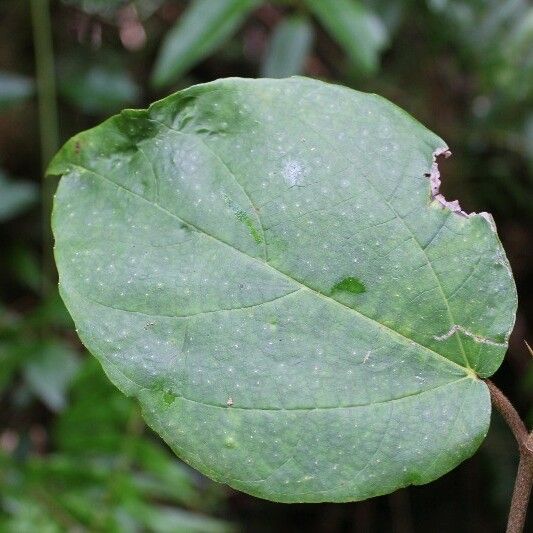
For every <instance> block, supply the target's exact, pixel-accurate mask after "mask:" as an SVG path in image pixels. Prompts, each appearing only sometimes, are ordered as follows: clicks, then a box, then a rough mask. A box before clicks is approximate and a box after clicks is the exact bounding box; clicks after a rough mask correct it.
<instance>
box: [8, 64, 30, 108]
mask: <svg viewBox="0 0 533 533" xmlns="http://www.w3.org/2000/svg"><path fill="white" fill-rule="evenodd" d="M34 91H35V85H34V83H33V80H32V79H30V78H28V77H26V76H20V75H19V74H12V73H10V72H3V71H0V111H3V110H4V109H6V108H8V107H10V106H12V105H14V104H16V103H18V102H21V101H23V100H26V99H27V98H29V97H30V96H32V95H33V93H34Z"/></svg>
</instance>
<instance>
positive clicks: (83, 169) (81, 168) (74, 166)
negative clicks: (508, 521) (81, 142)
mask: <svg viewBox="0 0 533 533" xmlns="http://www.w3.org/2000/svg"><path fill="white" fill-rule="evenodd" d="M68 164H69V166H70V167H71V168H72V169H78V170H79V171H81V172H86V173H89V174H93V175H94V176H97V177H98V178H100V179H103V180H105V181H106V182H108V183H111V184H112V185H114V186H115V187H117V188H118V189H120V190H123V191H126V192H127V193H129V194H131V195H133V196H135V197H137V198H139V199H140V200H142V201H143V202H146V203H147V204H148V205H150V206H152V207H155V208H156V209H159V210H160V211H162V212H164V213H166V214H167V215H169V216H171V217H172V218H174V219H176V220H178V221H179V222H181V223H182V224H186V225H188V226H189V227H191V228H193V229H194V230H196V231H198V232H199V233H201V234H202V235H205V236H206V237H207V238H210V239H213V240H214V241H215V242H218V243H219V244H222V245H224V246H228V247H229V248H231V249H232V250H233V251H235V252H238V253H240V254H242V255H244V256H245V257H247V258H248V259H251V260H252V261H255V262H257V263H258V264H260V265H261V266H263V267H266V268H269V269H270V270H272V271H273V272H275V273H276V274H278V275H280V276H284V277H285V278H287V279H288V280H289V281H291V282H293V283H296V284H297V285H299V286H300V288H301V289H304V290H307V291H309V292H310V293H312V294H314V295H315V296H317V297H319V298H322V299H324V300H325V301H327V302H329V303H333V304H335V305H337V306H341V307H342V308H343V309H345V310H348V311H349V312H352V313H354V314H355V315H357V316H359V317H362V318H363V319H365V320H368V321H369V322H371V323H373V324H374V325H378V326H379V327H381V328H383V329H384V330H386V331H388V332H390V333H392V334H394V335H396V336H398V337H401V338H402V339H403V340H404V341H408V342H409V343H414V344H416V345H417V346H419V347H420V348H422V349H423V350H426V351H427V352H429V353H430V354H432V356H434V357H435V356H436V357H437V359H438V360H441V361H444V362H446V363H447V364H448V365H451V366H453V367H455V368H460V369H461V370H462V371H463V372H467V375H469V374H470V373H471V372H469V369H468V368H466V367H464V366H462V365H460V364H458V363H456V362H455V361H452V360H451V359H448V358H447V357H445V356H444V355H442V354H440V353H438V352H436V351H435V350H432V349H431V348H429V347H427V346H424V345H423V344H420V343H419V342H418V341H416V340H414V339H411V338H409V337H407V336H405V335H404V334H403V333H400V332H399V331H396V330H395V329H392V328H391V327H389V326H387V325H386V324H383V323H382V322H380V321H379V320H376V319H375V318H372V317H370V316H368V315H365V314H364V313H362V312H361V311H358V310H357V309H353V308H352V307H348V306H347V305H345V304H343V303H342V302H339V301H338V300H335V299H334V298H331V297H330V296H328V295H327V294H324V293H322V292H320V291H318V290H316V289H313V288H311V287H309V286H307V285H305V284H304V283H302V282H300V281H299V280H297V279H296V278H294V277H292V276H291V275H290V274H287V273H286V272H283V271H281V270H279V269H277V268H275V267H273V266H272V265H270V264H269V263H266V262H265V261H263V260H261V259H258V258H257V257H254V256H252V255H250V254H248V253H246V252H243V251H242V250H239V249H238V248H235V247H234V246H233V245H232V244H230V243H228V242H226V241H224V240H223V239H221V238H219V237H216V236H214V235H211V234H210V233H208V232H207V231H205V230H204V229H202V228H200V227H199V226H196V225H195V224H193V223H192V222H189V221H187V220H185V219H183V218H181V217H179V216H178V215H176V214H175V213H173V212H172V211H169V210H168V209H166V208H164V207H163V206H161V205H160V204H158V203H155V202H152V201H150V200H148V199H147V198H145V197H144V196H142V195H140V194H138V193H136V192H134V191H132V190H130V189H128V188H127V187H124V186H123V185H121V184H119V183H117V182H115V181H113V180H112V179H110V178H108V177H107V176H105V175H103V174H100V173H99V172H96V171H94V170H91V169H89V168H86V167H84V166H82V165H79V164H77V163H73V162H69V163H68Z"/></svg>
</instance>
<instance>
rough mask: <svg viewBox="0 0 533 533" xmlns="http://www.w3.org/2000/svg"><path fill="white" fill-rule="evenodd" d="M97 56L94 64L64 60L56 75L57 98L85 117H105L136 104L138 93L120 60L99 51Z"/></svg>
mask: <svg viewBox="0 0 533 533" xmlns="http://www.w3.org/2000/svg"><path fill="white" fill-rule="evenodd" d="M79 55H80V54H77V56H79ZM99 56H100V57H99V60H98V61H91V60H87V61H80V58H79V57H69V58H65V59H64V60H63V61H62V62H61V65H60V67H61V68H60V71H59V72H60V75H59V90H60V92H61V94H62V95H63V96H64V97H65V98H66V99H67V100H69V101H70V102H71V103H72V104H74V105H75V106H77V107H78V108H80V109H82V110H83V111H85V112H86V113H95V114H99V113H102V114H109V113H113V112H116V111H118V110H119V109H120V108H122V107H124V106H126V105H130V104H133V103H136V102H137V101H138V100H139V96H140V89H139V87H138V85H137V84H136V83H135V82H134V81H133V79H132V77H131V75H130V73H129V72H128V70H127V69H126V68H124V65H123V64H122V63H121V62H120V58H118V57H114V56H112V55H109V54H107V55H105V54H103V52H102V51H100V52H99Z"/></svg>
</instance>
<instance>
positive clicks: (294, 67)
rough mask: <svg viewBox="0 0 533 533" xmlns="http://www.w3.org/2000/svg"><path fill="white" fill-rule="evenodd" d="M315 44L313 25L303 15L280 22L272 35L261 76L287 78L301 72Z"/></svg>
mask: <svg viewBox="0 0 533 533" xmlns="http://www.w3.org/2000/svg"><path fill="white" fill-rule="evenodd" d="M312 44H313V27H312V26H311V24H309V21H308V20H307V19H305V18H302V17H292V18H287V19H284V20H283V21H282V22H280V23H279V24H278V25H277V26H276V28H275V30H274V32H273V34H272V37H271V40H270V44H269V48H268V52H267V54H266V57H265V62H264V64H263V66H262V69H261V76H264V77H266V78H285V77H287V76H292V75H293V74H300V73H301V72H302V71H303V68H304V66H305V60H306V59H307V56H308V54H309V52H310V50H311V46H312Z"/></svg>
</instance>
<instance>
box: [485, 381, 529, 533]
mask: <svg viewBox="0 0 533 533" xmlns="http://www.w3.org/2000/svg"><path fill="white" fill-rule="evenodd" d="M485 383H486V384H487V385H488V387H489V391H490V398H491V401H492V404H493V405H494V407H496V409H497V410H498V411H499V412H500V414H501V415H502V417H503V419H504V420H505V422H506V423H507V425H508V426H509V427H510V428H511V431H512V432H513V435H514V436H515V439H516V441H517V442H518V450H519V452H520V461H519V463H518V472H517V474H516V481H515V486H514V490H513V498H512V500H511V508H510V510H509V518H508V521H507V530H506V531H507V533H522V532H523V531H524V527H525V523H526V515H527V507H528V504H529V498H530V495H531V487H532V485H533V432H532V433H531V434H529V433H528V431H527V429H526V426H525V424H524V422H523V421H522V419H521V418H520V415H519V414H518V413H517V412H516V409H515V408H514V407H513V405H512V403H511V402H510V401H509V399H508V398H507V396H505V394H504V393H503V392H502V391H501V390H500V389H498V387H496V385H494V383H492V381H490V380H488V379H487V380H485Z"/></svg>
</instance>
